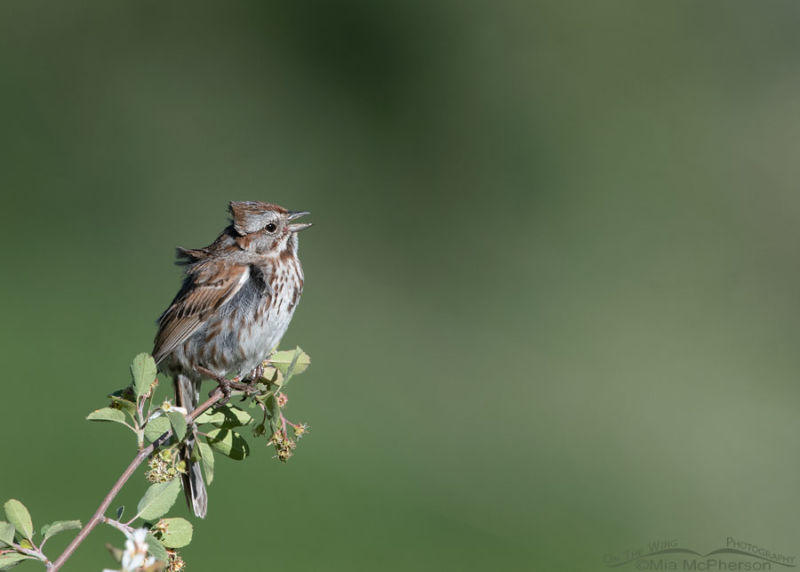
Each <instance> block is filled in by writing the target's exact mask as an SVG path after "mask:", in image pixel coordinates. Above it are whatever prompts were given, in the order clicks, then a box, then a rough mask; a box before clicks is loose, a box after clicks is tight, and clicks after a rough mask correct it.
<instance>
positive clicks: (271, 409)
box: [266, 395, 281, 423]
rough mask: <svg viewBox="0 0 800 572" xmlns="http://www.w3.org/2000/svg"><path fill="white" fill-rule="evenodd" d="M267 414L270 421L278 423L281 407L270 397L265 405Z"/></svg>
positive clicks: (273, 397)
mask: <svg viewBox="0 0 800 572" xmlns="http://www.w3.org/2000/svg"><path fill="white" fill-rule="evenodd" d="M266 407H267V413H269V417H270V420H271V421H273V422H275V423H278V421H280V418H281V407H280V405H278V398H277V397H275V396H274V395H270V396H269V398H268V399H267V403H266Z"/></svg>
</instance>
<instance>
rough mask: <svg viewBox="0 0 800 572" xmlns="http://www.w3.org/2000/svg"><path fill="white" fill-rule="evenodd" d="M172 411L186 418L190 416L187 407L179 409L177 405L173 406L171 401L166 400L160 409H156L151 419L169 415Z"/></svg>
mask: <svg viewBox="0 0 800 572" xmlns="http://www.w3.org/2000/svg"><path fill="white" fill-rule="evenodd" d="M171 411H177V412H178V413H181V414H182V415H183V416H184V417H186V416H187V415H188V414H189V411H187V409H186V408H185V407H178V406H177V405H172V403H171V402H170V400H169V399H165V400H164V403H162V404H161V406H160V407H159V408H158V409H156V410H155V411H153V413H151V414H150V419H155V418H156V417H161V416H162V415H164V414H166V413H169V412H171Z"/></svg>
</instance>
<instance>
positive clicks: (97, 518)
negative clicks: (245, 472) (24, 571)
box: [47, 389, 223, 572]
mask: <svg viewBox="0 0 800 572" xmlns="http://www.w3.org/2000/svg"><path fill="white" fill-rule="evenodd" d="M222 397H223V393H222V391H221V390H220V389H216V390H214V391H213V392H212V393H211V397H209V398H208V399H207V400H206V401H205V402H204V403H203V404H202V405H200V406H199V407H197V408H196V409H194V410H192V412H191V413H189V415H187V416H186V420H187V421H188V422H189V423H191V422H192V421H194V420H195V418H197V416H199V415H200V414H201V413H203V411H205V410H206V409H208V408H209V407H211V406H212V405H214V404H215V403H216V402H218V401H219V400H220V399H222ZM171 436H172V429H170V430H169V431H167V432H166V433H164V434H163V435H161V437H159V438H158V439H156V440H155V441H153V442H152V443H151V444H150V445H148V446H147V447H145V448H144V449H142V450H140V451H139V453H138V454H137V455H136V457H134V459H133V461H131V464H130V465H128V468H127V469H125V471H124V472H123V473H122V475H120V477H119V478H118V479H117V482H116V483H114V486H113V487H111V490H110V491H108V494H107V495H106V496H105V498H103V501H102V502H101V503H100V506H99V507H97V510H96V511H95V512H94V514H93V515H92V518H90V519H89V520H88V521H87V523H86V524H85V525H84V526H83V528H82V529H81V531H80V532H79V533H78V536H76V537H75V538H74V539H73V540H72V542H70V543H69V546H67V548H66V549H65V550H64V552H62V553H61V556H59V557H58V558H57V559H56V561H55V562H53V563H52V564H50V565H49V566H48V567H47V569H48V570H50V571H51V572H55V571H56V570H59V569H60V568H61V567H62V566H63V565H64V563H65V562H66V561H67V559H68V558H69V557H70V556H72V553H73V552H75V550H76V549H77V548H78V546H80V544H81V543H82V542H83V541H84V540H86V537H87V536H89V533H90V532H92V530H94V527H96V526H97V525H98V524H100V523H101V522H103V518H104V515H105V512H106V511H107V510H108V507H109V506H110V505H111V503H112V502H113V500H114V498H116V496H117V495H118V494H119V491H120V490H122V487H123V486H124V485H125V483H126V482H127V481H128V479H130V478H131V475H133V473H134V471H136V469H137V468H138V467H139V465H141V464H142V463H143V462H144V460H145V459H146V458H147V457H148V456H150V454H151V453H152V452H153V451H154V450H155V449H156V448H157V447H160V446H161V445H163V444H164V443H165V442H166V441H167V440H168V439H169V438H170V437H171Z"/></svg>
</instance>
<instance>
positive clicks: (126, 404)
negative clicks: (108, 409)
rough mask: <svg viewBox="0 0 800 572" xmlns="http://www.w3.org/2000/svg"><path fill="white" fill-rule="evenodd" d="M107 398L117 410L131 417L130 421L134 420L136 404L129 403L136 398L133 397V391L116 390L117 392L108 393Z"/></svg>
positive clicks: (127, 389) (127, 388)
mask: <svg viewBox="0 0 800 572" xmlns="http://www.w3.org/2000/svg"><path fill="white" fill-rule="evenodd" d="M108 397H109V398H110V399H111V401H112V403H113V404H114V405H115V406H116V407H117V408H118V409H121V410H122V411H125V412H126V413H127V414H128V415H130V416H131V419H136V404H135V403H134V402H133V401H131V399H136V397H135V396H134V395H133V391H132V390H131V388H130V387H126V388H125V389H118V390H117V391H115V392H113V393H110V394H109V395H108Z"/></svg>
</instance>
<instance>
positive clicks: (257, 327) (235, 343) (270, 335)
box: [169, 275, 302, 377]
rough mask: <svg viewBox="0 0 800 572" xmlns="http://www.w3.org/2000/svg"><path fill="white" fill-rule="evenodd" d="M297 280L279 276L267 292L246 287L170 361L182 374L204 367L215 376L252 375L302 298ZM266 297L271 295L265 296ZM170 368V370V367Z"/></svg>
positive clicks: (254, 286)
mask: <svg viewBox="0 0 800 572" xmlns="http://www.w3.org/2000/svg"><path fill="white" fill-rule="evenodd" d="M301 284H302V282H301V280H300V279H298V277H297V276H289V275H287V276H281V275H279V276H277V277H276V279H275V280H274V282H273V287H272V288H271V289H269V290H266V289H265V288H264V285H263V284H259V283H258V282H257V281H253V282H251V283H248V284H246V285H244V286H243V287H242V289H241V290H240V291H239V292H238V293H237V295H236V296H234V297H233V298H232V299H231V300H230V301H229V302H228V303H227V304H225V305H224V306H223V307H222V308H220V309H219V311H218V312H217V313H216V314H215V315H214V316H213V317H211V318H210V319H209V320H208V321H207V322H206V323H205V324H203V326H201V327H200V329H198V331H197V332H195V333H194V334H193V335H192V336H191V337H190V338H189V339H187V340H186V341H185V342H184V343H183V344H181V345H179V346H178V347H176V348H175V350H174V351H173V354H172V355H171V356H170V357H169V361H170V362H171V364H170V365H171V366H172V367H175V366H178V367H180V369H182V370H183V371H184V372H187V371H192V370H195V369H196V367H197V366H202V367H204V368H206V369H209V370H211V371H212V372H214V373H215V374H216V375H219V376H228V377H239V376H245V375H247V374H249V373H250V372H251V371H253V370H254V369H255V368H256V366H258V365H259V364H260V363H261V362H262V361H264V360H265V359H266V358H267V357H268V356H269V354H270V352H271V351H272V350H273V349H274V348H275V347H276V346H277V345H278V343H279V342H280V340H281V338H282V337H283V334H284V333H286V329H287V328H288V327H289V322H291V320H292V315H293V314H294V309H295V307H296V306H297V302H298V300H299V298H300V294H301V292H302V286H301ZM267 292H270V293H271V295H267ZM173 364H174V365H173Z"/></svg>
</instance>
